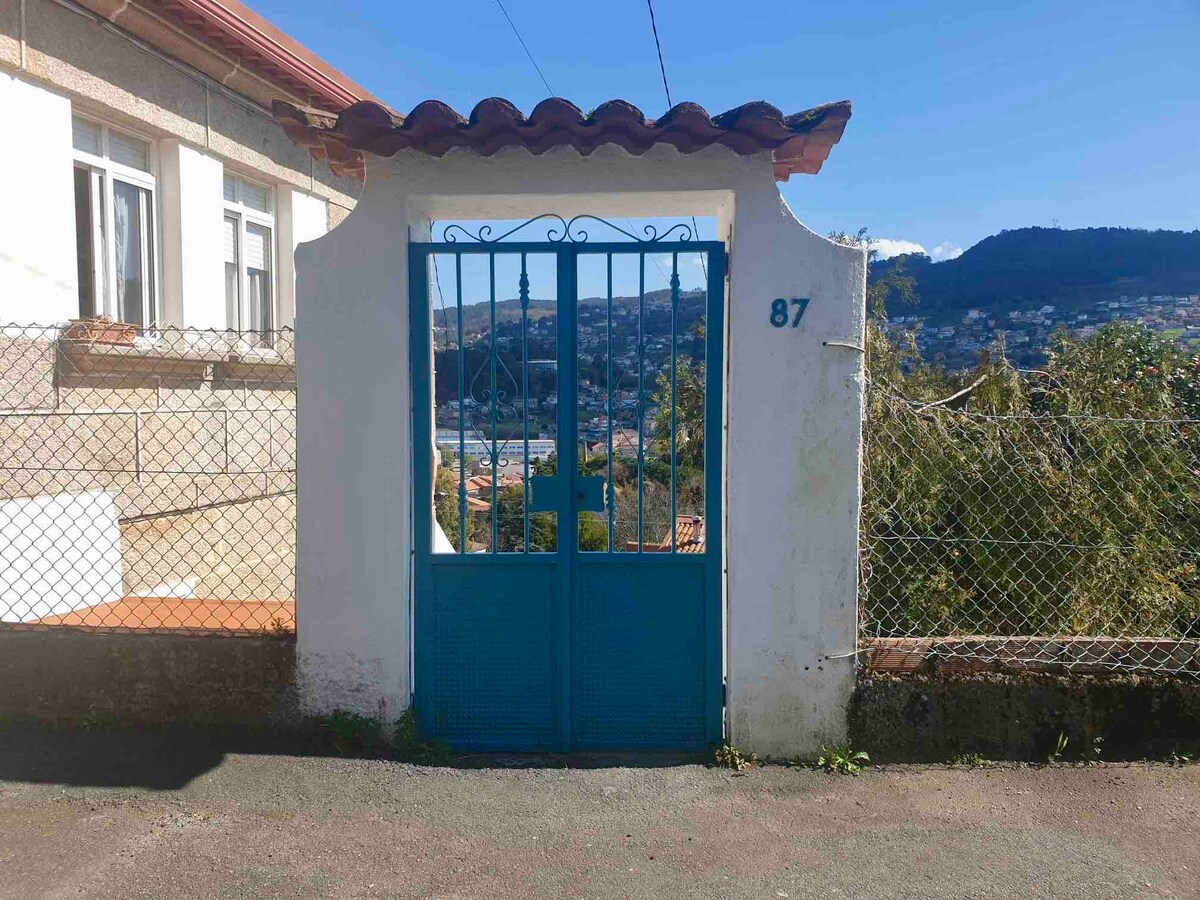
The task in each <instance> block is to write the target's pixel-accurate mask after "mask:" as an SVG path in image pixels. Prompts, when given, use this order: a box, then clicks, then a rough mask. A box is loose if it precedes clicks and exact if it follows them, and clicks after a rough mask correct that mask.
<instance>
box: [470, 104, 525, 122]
mask: <svg viewBox="0 0 1200 900" xmlns="http://www.w3.org/2000/svg"><path fill="white" fill-rule="evenodd" d="M524 122H525V116H523V115H522V114H521V111H520V110H519V109H517V107H516V106H515V105H513V103H512V102H510V101H508V100H505V99H504V98H503V97H488V98H487V99H486V100H480V101H479V102H478V103H476V104H475V108H474V109H473V110H471V118H470V120H469V121H468V124H469V126H470V127H471V128H500V127H504V128H511V127H512V126H514V125H521V124H524Z"/></svg>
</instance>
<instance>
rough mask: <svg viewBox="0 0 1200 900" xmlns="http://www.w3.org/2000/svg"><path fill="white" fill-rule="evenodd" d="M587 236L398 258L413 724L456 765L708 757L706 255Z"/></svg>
mask: <svg viewBox="0 0 1200 900" xmlns="http://www.w3.org/2000/svg"><path fill="white" fill-rule="evenodd" d="M585 220H592V221H594V222H600V221H601V220H598V219H594V218H593V217H590V216H580V217H576V218H575V219H572V220H570V222H567V221H564V220H563V219H562V218H561V217H558V216H553V215H548V216H539V217H537V218H536V219H533V220H530V222H526V223H523V224H522V225H520V226H517V228H514V229H512V230H511V231H509V232H508V233H506V234H505V235H502V236H500V237H499V238H495V239H491V238H490V231H489V230H488V227H487V226H484V227H482V228H480V229H479V230H478V231H477V232H475V233H471V232H470V231H468V230H467V229H466V228H463V227H461V226H457V225H454V226H450V227H448V228H447V229H446V230H445V233H444V234H443V236H442V240H441V241H440V242H428V243H411V244H410V254H409V284H410V295H409V300H410V304H409V308H410V316H411V334H412V347H411V351H412V365H413V384H414V397H413V415H414V420H413V425H414V427H413V434H414V446H415V453H414V478H415V484H416V485H417V486H418V487H417V490H416V491H415V497H416V500H415V503H414V507H415V508H414V527H415V541H414V543H415V551H416V553H415V571H414V574H415V588H414V636H415V671H414V678H415V708H416V714H417V721H418V724H419V727H420V729H421V731H422V732H423V733H424V734H425V735H427V736H428V737H430V738H434V739H439V740H444V741H446V742H448V743H450V744H451V745H453V746H458V747H463V748H471V749H481V750H486V749H492V750H498V749H507V750H575V749H601V748H638V747H647V748H649V747H660V748H672V749H700V748H703V747H705V746H707V745H709V744H713V743H716V742H719V741H720V739H721V735H722V720H723V703H722V695H723V690H722V619H721V611H722V603H721V597H722V591H721V583H722V578H721V575H722V572H721V530H722V529H721V521H722V519H721V513H722V508H721V499H722V498H721V484H722V478H721V472H722V461H721V445H722V440H721V437H722V435H723V417H722V399H721V398H722V390H721V384H722V381H721V378H722V372H723V368H724V363H723V348H722V336H723V333H724V327H723V315H724V283H725V262H726V260H725V249H724V245H723V244H721V243H719V242H713V241H699V240H696V239H695V237H694V235H693V234H692V230H691V229H690V228H688V227H687V226H685V225H676V226H674V227H672V228H670V229H668V230H667V231H666V232H664V233H662V234H660V233H658V232H657V231H656V230H655V229H654V228H653V227H652V226H646V228H645V229H644V232H645V233H644V236H642V237H639V236H637V235H635V234H633V233H632V232H629V231H625V230H624V229H621V228H618V227H617V226H615V225H612V224H611V223H603V224H604V225H605V226H606V227H609V228H613V229H615V230H616V231H617V232H620V233H621V235H623V236H624V237H625V238H627V240H619V241H613V242H605V243H600V242H589V241H588V235H587V233H586V232H585V230H584V229H583V228H582V227H581V226H582V224H583V223H584V221H585ZM539 221H542V222H543V224H549V225H551V226H552V227H550V228H549V230H548V231H547V234H546V240H543V241H537V242H529V241H520V240H515V241H509V240H507V238H510V237H511V236H512V234H513V233H514V232H516V231H520V230H521V229H523V228H526V227H527V226H529V225H530V224H531V223H535V222H539ZM631 227H632V226H631ZM697 261H698V262H699V266H698V268H699V269H700V270H701V271H702V273H703V275H702V276H700V275H699V274H697V276H696V277H698V278H699V277H702V282H701V283H700V286H699V287H697V288H696V289H695V290H692V291H688V290H685V289H684V288H682V287H681V264H687V265H689V266H692V265H693V264H694V263H695V262H697ZM614 264H615V265H616V266H617V267H618V268H621V269H622V271H625V270H631V271H632V272H636V285H637V286H636V297H635V296H634V295H633V294H634V291H633V289H632V288H631V289H630V291H629V292H628V294H627V295H625V296H622V295H620V290H619V289H618V291H617V295H616V296H614ZM583 268H586V269H587V270H588V271H589V272H591V273H595V277H594V278H592V280H591V281H590V282H589V283H591V284H593V285H599V290H598V291H596V296H594V297H584V298H582V299H581V296H580V295H581V289H580V285H581V280H582V278H583V276H582V275H581V269H583ZM464 269H468V270H471V271H474V272H475V273H476V274H475V276H472V275H471V274H470V272H466V271H464ZM648 269H649V276H650V277H651V279H652V280H653V277H654V275H655V274H656V273H657V274H658V275H659V276H660V278H661V280H662V281H663V282H665V283H666V286H665V288H664V289H663V290H660V291H653V290H648V289H647V277H648ZM668 271H669V275H668V274H667V273H668ZM693 271H694V268H690V269H689V274H691V273H692V272H693ZM550 273H553V277H551V275H550ZM443 277H444V278H445V280H446V281H447V282H452V284H449V285H448V286H447V287H445V288H443V284H442V280H443ZM472 277H474V281H472ZM633 277H634V276H633V275H632V274H630V276H629V278H630V283H631V284H632V279H633ZM539 280H544V281H545V282H546V284H539V283H538V282H539ZM551 283H552V284H551ZM498 292H499V293H498ZM584 292H585V293H586V291H584ZM448 295H449V296H448ZM506 296H511V299H505V297H506ZM498 297H500V299H499V300H498V299H497V298H498ZM435 299H436V300H437V305H436V307H435V303H434V301H435ZM689 322H690V323H691V325H690V327H689V326H688V323H689ZM485 335H486V338H485ZM439 336H440V346H438V343H439ZM598 347H603V352H596V353H592V354H591V355H590V356H589V353H591V351H592V350H594V349H597V348H598ZM548 348H551V349H552V351H553V352H551V349H548ZM435 355H436V365H435ZM539 356H541V358H538V357H539ZM593 379H594V380H595V381H597V382H598V383H597V384H593V383H592V382H593ZM552 388H553V389H552ZM705 423H708V430H709V431H710V432H711V436H710V439H708V440H704V431H705V427H704V426H705ZM593 438H594V439H595V440H594V442H592V440H591V439H593ZM431 488H432V491H431Z"/></svg>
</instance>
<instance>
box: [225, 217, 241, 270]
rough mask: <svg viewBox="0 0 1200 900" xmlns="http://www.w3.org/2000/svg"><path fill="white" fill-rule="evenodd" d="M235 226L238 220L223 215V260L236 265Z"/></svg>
mask: <svg viewBox="0 0 1200 900" xmlns="http://www.w3.org/2000/svg"><path fill="white" fill-rule="evenodd" d="M237 226H238V220H237V219H231V218H229V217H228V216H226V217H225V228H224V232H225V262H227V263H233V264H234V265H237V261H238V260H237Z"/></svg>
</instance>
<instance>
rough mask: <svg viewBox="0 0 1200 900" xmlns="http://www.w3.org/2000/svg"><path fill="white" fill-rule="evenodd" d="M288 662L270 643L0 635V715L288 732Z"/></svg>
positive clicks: (291, 666) (280, 643) (288, 645)
mask: <svg viewBox="0 0 1200 900" xmlns="http://www.w3.org/2000/svg"><path fill="white" fill-rule="evenodd" d="M295 657H296V652H295V642H294V641H292V640H290V639H287V638H280V637H211V636H203V637H189V636H182V635H174V634H95V633H85V632H80V631H74V630H72V629H70V628H59V629H54V630H42V631H19V630H17V631H12V630H5V629H0V718H3V719H8V720H14V721H22V720H29V721H38V722H43V723H48V724H54V725H74V726H81V727H88V726H99V725H130V726H148V725H170V724H185V723H186V724H196V725H211V726H249V727H259V726H273V727H287V726H294V725H295V724H296V723H298V722H299V718H298V714H297V712H296V705H295Z"/></svg>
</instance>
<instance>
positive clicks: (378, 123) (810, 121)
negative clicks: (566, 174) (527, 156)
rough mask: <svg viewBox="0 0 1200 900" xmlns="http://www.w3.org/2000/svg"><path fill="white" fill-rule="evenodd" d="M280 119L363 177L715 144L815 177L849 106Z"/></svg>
mask: <svg viewBox="0 0 1200 900" xmlns="http://www.w3.org/2000/svg"><path fill="white" fill-rule="evenodd" d="M273 111H274V114H275V120H276V121H277V122H279V124H280V125H281V126H283V129H284V131H286V132H287V133H288V136H289V137H291V138H292V140H294V141H295V142H296V143H297V144H300V145H301V146H302V147H307V148H308V149H309V150H310V152H311V153H312V155H313V156H314V157H316V158H317V159H326V160H328V161H329V164H330V167H331V168H332V169H333V171H334V172H335V173H337V174H339V175H356V176H358V177H360V178H361V177H362V174H363V165H364V164H363V156H362V154H363V153H373V154H375V155H377V156H394V155H395V154H396V153H399V152H400V151H401V150H417V151H419V152H422V153H427V154H429V155H431V156H443V155H445V154H446V153H448V152H449V151H450V150H453V149H456V148H463V149H469V150H473V151H474V152H476V153H479V154H481V155H483V156H491V155H492V154H494V153H496V152H497V151H498V150H501V149H503V148H505V147H524V148H526V149H527V150H529V152H531V153H533V154H535V155H537V154H540V153H545V152H546V151H547V150H549V149H550V148H552V147H563V146H567V147H574V148H575V149H576V150H578V151H579V152H580V153H581V154H582V155H584V156H587V155H588V154H589V153H591V152H592V151H593V150H595V149H596V148H597V147H599V146H601V145H603V144H615V145H617V146H619V147H623V148H624V149H625V150H627V151H628V152H629V153H632V154H634V155H640V154H642V153H645V152H646V151H647V150H649V149H650V148H651V147H653V146H654V145H656V144H670V145H671V146H673V147H675V148H676V149H678V150H679V151H680V152H681V153H694V152H696V151H697V150H700V149H703V148H704V147H708V146H711V145H714V144H718V145H722V146H725V147H728V148H730V149H731V150H733V151H734V152H735V153H737V154H739V155H743V156H747V155H750V154H753V153H761V152H764V151H767V150H770V151H771V152H772V153H773V155H774V159H775V178H776V180H778V181H787V180H788V178H789V177H790V176H792V175H795V174H806V175H815V174H816V173H817V172H819V171H820V169H821V164H822V163H824V162H825V159H826V157H828V156H829V151H830V149H832V147H833V145H834V144H836V143H837V142H838V141H839V140H841V137H842V132H843V131H845V128H846V122H847V121H849V119H850V101H848V100H840V101H838V102H836V103H826V104H824V105H822V106H816V107H813V108H812V109H806V110H804V111H803V112H798V113H794V114H792V115H789V116H785V115H784V114H783V113H782V112H780V111H779V109H777V108H776V107H774V106H772V105H771V104H769V103H765V102H763V101H761V100H758V101H754V102H752V103H746V104H743V105H742V106H739V107H736V108H735V109H731V110H728V111H727V112H723V113H721V114H719V115H716V116H710V115H709V114H708V113H707V112H706V111H705V110H704V108H703V107H702V106H700V105H699V104H696V103H677V104H676V105H675V106H673V107H671V108H670V109H669V110H668V111H667V113H666V115H664V116H663V117H662V118H660V119H647V118H646V116H645V115H644V114H643V113H642V111H641V110H640V109H638V108H637V107H636V106H634V105H633V104H632V103H629V102H627V101H625V100H609V101H608V102H607V103H603V104H601V105H600V106H598V107H596V109H595V110H593V111H592V112H590V113H586V114H585V113H584V112H583V111H582V110H581V109H580V108H579V107H577V106H576V105H575V104H573V103H571V102H569V101H567V100H563V99H562V98H559V97H551V98H550V99H548V100H543V101H542V102H541V103H539V104H538V105H537V106H536V107H535V108H534V110H533V112H532V113H530V114H529V115H528V116H525V115H523V114H522V113H521V111H520V110H519V109H517V107H516V106H514V105H513V104H512V103H511V102H509V101H508V100H505V99H503V98H501V97H490V98H488V99H487V100H483V101H480V103H478V104H477V105H476V106H475V108H474V109H473V110H471V115H470V117H469V118H465V117H463V116H462V115H460V114H459V113H458V112H456V111H455V110H454V109H453V108H452V107H450V106H448V105H447V104H445V103H442V102H441V101H440V100H426V101H424V102H423V103H419V104H418V105H417V106H416V107H414V108H413V110H412V112H410V113H409V114H408V115H407V116H402V115H399V114H397V113H395V112H393V111H391V110H389V109H388V108H387V107H385V106H382V105H381V104H379V103H376V102H373V101H369V100H368V101H360V102H358V103H354V104H351V105H350V106H348V107H346V108H345V109H344V110H342V111H341V112H340V113H338V114H337V115H334V114H332V113H328V112H324V111H322V110H317V109H311V108H308V107H304V106H299V105H297V104H294V103H289V102H287V101H284V100H276V101H275V103H274V105H273Z"/></svg>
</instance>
